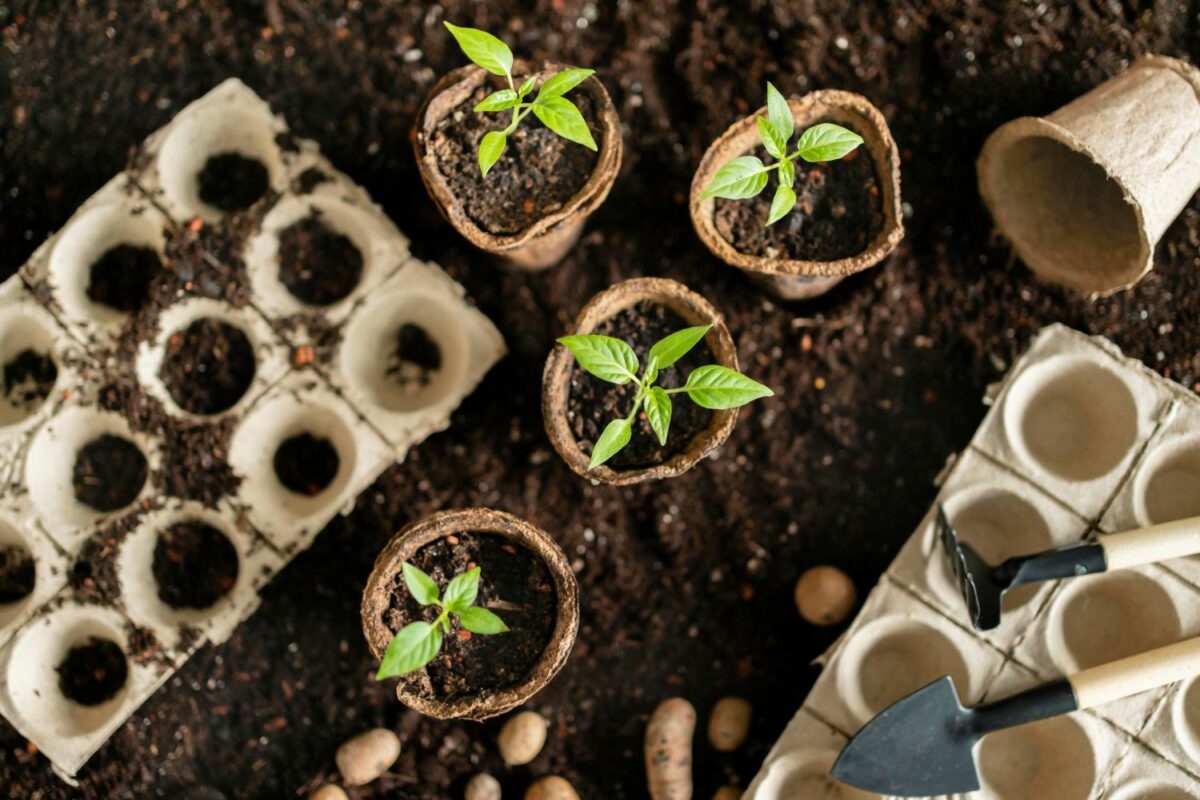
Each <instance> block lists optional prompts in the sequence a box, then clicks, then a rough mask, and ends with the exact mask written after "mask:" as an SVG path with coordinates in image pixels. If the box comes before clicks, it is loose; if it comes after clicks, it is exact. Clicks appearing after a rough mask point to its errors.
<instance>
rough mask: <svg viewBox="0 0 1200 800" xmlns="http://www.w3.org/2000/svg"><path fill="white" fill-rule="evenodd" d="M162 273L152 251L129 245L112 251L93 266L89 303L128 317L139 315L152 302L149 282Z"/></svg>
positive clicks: (90, 277) (88, 291) (160, 263)
mask: <svg viewBox="0 0 1200 800" xmlns="http://www.w3.org/2000/svg"><path fill="white" fill-rule="evenodd" d="M161 269H162V262H160V261H159V258H158V253H156V252H155V251H154V249H153V248H150V247H137V246H134V245H130V244H119V245H117V246H116V247H112V248H109V249H108V250H106V251H105V252H104V255H102V256H100V258H99V259H98V260H97V261H96V262H95V263H94V264H92V267H91V271H90V273H89V276H88V286H87V296H88V299H89V300H91V301H92V302H93V303H99V304H100V305H103V306H108V307H109V308H112V309H116V310H117V311H123V312H125V313H132V312H134V311H138V310H139V309H141V308H142V306H144V305H145V304H146V301H147V300H148V299H149V297H150V282H151V281H152V280H154V277H155V276H156V275H158V273H159V271H160V270H161Z"/></svg>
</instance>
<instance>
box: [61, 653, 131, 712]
mask: <svg viewBox="0 0 1200 800" xmlns="http://www.w3.org/2000/svg"><path fill="white" fill-rule="evenodd" d="M128 676H129V665H128V663H127V662H126V661H125V654H124V653H123V652H121V648H120V647H119V646H117V644H116V643H115V642H111V641H109V640H108V639H100V638H98V637H95V636H93V637H91V638H89V639H87V640H85V641H84V642H83V643H82V644H77V645H75V646H74V647H72V648H71V649H70V650H68V651H67V656H66V658H64V659H63V661H62V663H61V664H59V665H58V685H59V688H60V689H61V690H62V693H63V694H64V695H65V696H66V697H67V699H69V700H74V701H75V702H76V703H79V705H81V706H98V705H100V704H101V703H103V702H106V701H108V700H111V699H112V698H113V697H115V696H116V694H117V692H119V691H121V687H123V686H124V685H125V680H126V678H128Z"/></svg>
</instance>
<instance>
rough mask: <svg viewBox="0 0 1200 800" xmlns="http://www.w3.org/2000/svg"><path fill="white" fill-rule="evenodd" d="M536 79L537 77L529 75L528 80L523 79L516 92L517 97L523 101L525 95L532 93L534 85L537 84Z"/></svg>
mask: <svg viewBox="0 0 1200 800" xmlns="http://www.w3.org/2000/svg"><path fill="white" fill-rule="evenodd" d="M537 79H538V76H537V75H530V76H529V77H528V78H526V79H525V82H524V83H522V84H521V88H520V89H518V90H517V95H518V96H519V97H520V98H521V99H522V100H524V99H525V95H527V94H529V93H530V92H532V91H533V87H534V84H536V83H537Z"/></svg>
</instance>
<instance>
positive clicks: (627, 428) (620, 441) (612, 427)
mask: <svg viewBox="0 0 1200 800" xmlns="http://www.w3.org/2000/svg"><path fill="white" fill-rule="evenodd" d="M632 436H633V427H632V426H631V425H630V424H629V420H627V419H614V420H613V421H612V422H610V423H608V427H606V428H605V429H604V433H602V434H600V438H599V439H597V440H596V446H595V447H593V448H592V460H591V462H590V463H589V464H588V469H595V468H596V467H598V466H600V465H601V464H603V463H604V462H605V461H608V460H609V459H610V458H612V457H613V456H615V455H616V454H617V453H619V452H620V451H621V448H622V447H624V446H625V445H627V444H629V439H630V437H632Z"/></svg>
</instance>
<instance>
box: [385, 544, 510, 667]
mask: <svg viewBox="0 0 1200 800" xmlns="http://www.w3.org/2000/svg"><path fill="white" fill-rule="evenodd" d="M402 570H403V573H404V585H405V586H407V587H408V591H409V592H411V593H412V596H413V597H414V598H415V599H416V601H417V602H418V603H420V604H421V605H423V606H431V605H432V606H437V607H438V608H440V609H441V610H442V613H440V614H438V616H437V619H435V620H434V621H433V622H424V621H421V622H410V623H409V624H407V625H405V626H404V627H403V628H401V629H400V632H399V633H397V634H396V635H395V637H393V638H392V641H391V643H390V644H389V645H388V648H387V652H386V653H384V654H383V661H382V662H380V664H379V672H377V673H376V674H375V680H377V681H381V680H384V679H385V678H394V677H397V676H399V675H406V674H408V673H410V672H416V671H417V670H419V669H420V668H421V667H423V666H425V665H426V664H428V663H429V662H430V661H432V660H433V658H434V656H436V655H437V654H438V653H439V652H441V649H442V636H443V634H449V633H450V618H451V616H453V617H455V618H456V619H458V623H459V624H460V625H462V626H463V628H465V629H466V630H468V631H470V632H471V633H477V634H479V635H481V636H490V635H492V634H495V633H505V632H507V631H508V626H507V625H505V624H504V620H502V619H500V618H499V617H498V616H496V615H495V614H493V613H492V612H491V611H488V610H487V609H486V608H482V607H480V606H477V605H474V603H475V598H476V597H478V596H479V577H480V574H481V570H480V568H479V567H475V568H474V569H472V570H470V571H468V572H464V573H463V574H461V575H458V576H457V577H455V578H454V579H453V580H451V581H450V583H449V584H447V585H446V594H445V596H442V595H440V594H439V592H438V586H437V584H436V583H434V581H433V578H431V577H429V576H428V575H426V574H425V573H424V572H422V571H421V570H419V569H417V568H416V567H414V566H413V565H412V564H409V563H407V562H405V564H404V565H403V567H402Z"/></svg>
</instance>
